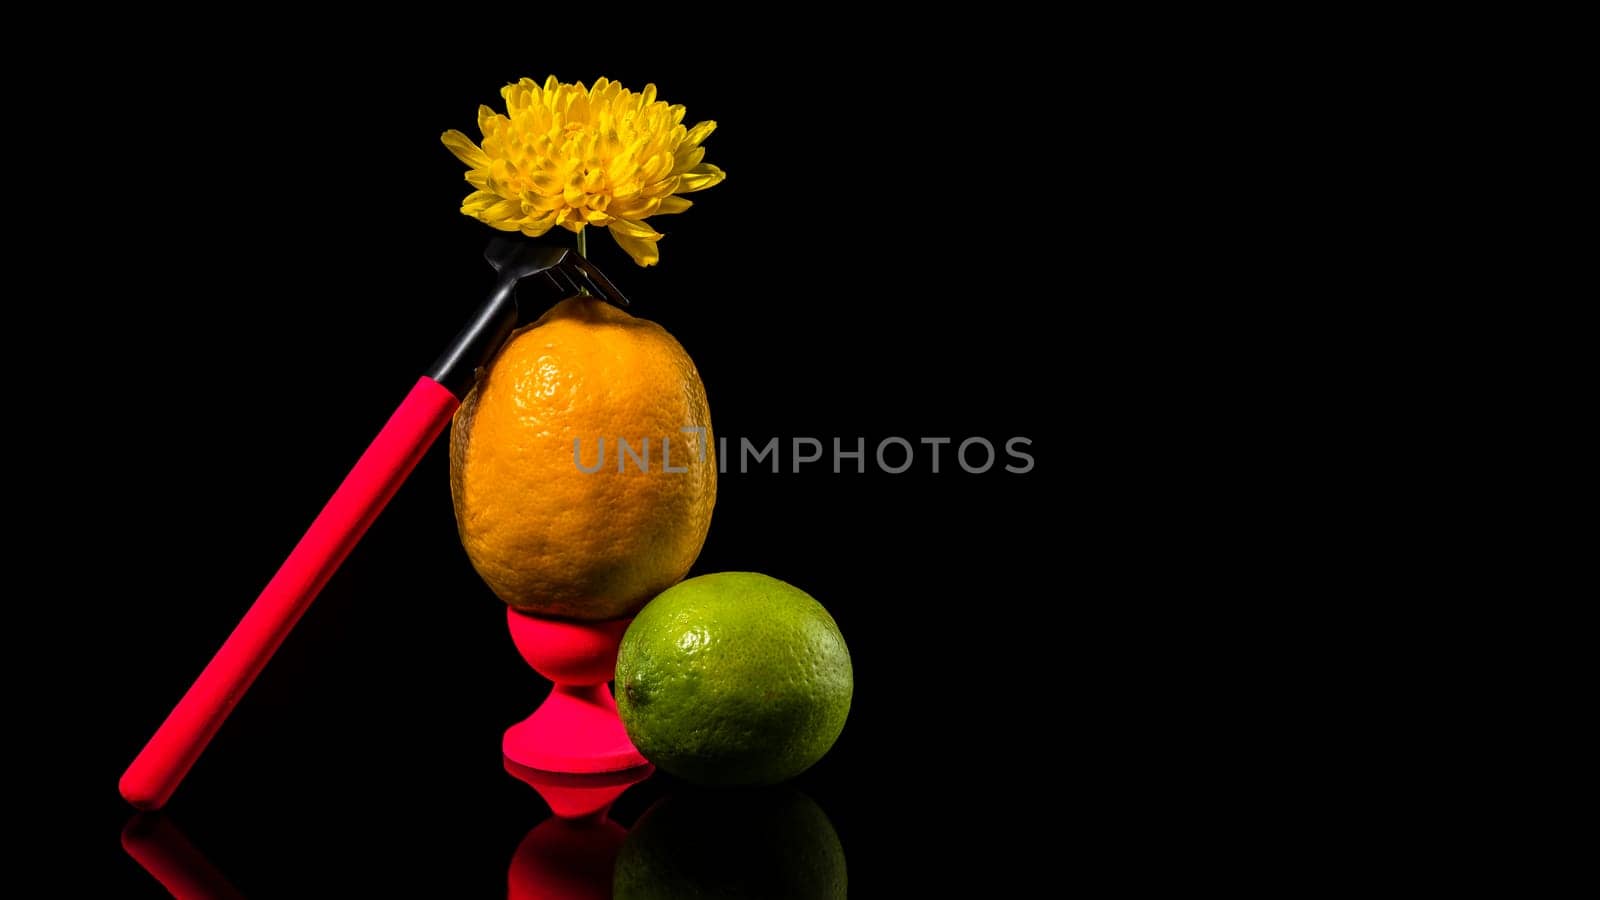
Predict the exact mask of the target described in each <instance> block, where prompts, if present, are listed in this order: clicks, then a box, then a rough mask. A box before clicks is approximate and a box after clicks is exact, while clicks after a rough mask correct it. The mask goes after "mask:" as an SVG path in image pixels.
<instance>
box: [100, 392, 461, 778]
mask: <svg viewBox="0 0 1600 900" xmlns="http://www.w3.org/2000/svg"><path fill="white" fill-rule="evenodd" d="M459 403H460V401H459V400H457V399H456V396H455V395H454V394H452V393H450V391H448V390H446V389H445V388H444V387H443V386H441V385H440V384H439V383H438V382H437V381H434V380H433V379H432V378H426V377H424V378H422V379H421V380H419V381H418V382H417V384H416V386H415V387H413V388H412V389H411V393H410V394H407V395H406V399H405V401H404V402H402V403H401V404H400V408H399V409H397V410H395V413H394V415H393V416H390V417H389V421H388V423H387V424H386V425H384V426H383V430H382V431H380V432H378V436H377V437H376V438H374V439H373V441H372V444H371V446H369V447H367V452H365V453H363V454H362V455H361V459H360V460H359V461H358V462H357V463H356V465H355V468H353V469H351V470H350V474H349V475H347V476H345V479H344V482H343V483H342V484H340V485H339V490H338V491H336V492H335V493H334V495H333V498H332V499H330V500H329V501H328V505H327V506H325V507H323V508H322V512H321V513H320V514H318V515H317V519H316V521H314V522H312V523H311V527H310V528H308V529H306V533H305V536H304V537H302V538H301V539H300V543H298V544H296V545H295V548H294V550H293V551H292V552H291V553H290V554H289V558H288V559H286V560H284V561H283V565H282V566H281V567H280V568H279V569H278V574H276V575H274V576H272V580H271V581H270V582H268V583H267V587H266V589H265V590H263V591H262V592H261V596H260V597H258V598H256V602H255V605H253V606H251V607H250V611H249V612H247V613H245V615H244V618H243V619H242V620H240V622H239V625H238V627H236V628H234V630H233V634H231V635H229V636H228V640H227V641H226V642H224V643H223V645H222V649H220V650H218V651H217V655H216V656H214V657H212V658H211V662H210V663H209V664H208V665H207V666H206V668H205V671H203V672H201V673H200V677H199V678H198V679H196V680H195V683H194V685H193V686H192V687H190V688H189V691H188V693H186V694H184V695H183V699H182V700H179V701H178V705H177V706H175V707H173V710H172V712H171V714H169V715H168V716H167V720H166V721H165V722H162V723H161V727H160V728H159V729H157V730H156V733H155V736H154V737H152V738H150V743H148V744H145V747H144V749H143V750H141V751H140V752H139V755H138V757H137V758H135V759H134V761H133V765H131V766H129V767H128V771H126V772H124V773H123V775H122V781H121V782H120V783H119V784H118V789H119V790H121V791H122V796H123V797H124V798H126V799H127V801H128V802H129V803H132V804H133V805H134V806H137V807H139V808H140V809H159V808H160V807H161V806H162V805H163V804H165V803H166V802H167V798H168V797H171V796H172V792H173V790H175V789H176V788H177V787H178V783H179V782H180V781H182V780H183V776H185V775H187V774H188V773H189V768H190V767H191V766H193V765H194V763H195V760H197V759H199V758H200V754H201V752H202V751H204V750H205V748H206V744H208V743H210V742H211V738H212V736H213V735H215V734H216V733H217V729H218V728H221V727H222V723H223V721H224V720H225V719H227V718H228V713H230V712H232V711H233V707H234V706H235V705H236V704H237V703H238V702H239V698H240V697H243V696H244V692H245V691H247V690H249V688H250V684H251V683H252V682H254V681H255V680H256V676H257V675H259V674H261V670H262V668H264V667H265V666H266V664H267V660H269V659H271V658H272V654H273V653H274V652H275V651H276V650H277V649H278V645H279V644H282V643H283V639H284V638H285V637H287V636H288V634H289V631H290V630H291V629H293V628H294V626H295V623H296V622H298V621H299V620H300V616H301V615H302V614H304V613H305V611H306V608H307V607H309V606H310V605H311V601H312V600H314V599H316V596H317V593H318V592H319V591H321V590H322V586H323V585H325V584H327V583H328V579H329V578H331V577H333V573H334V572H335V571H337V570H338V568H339V565H340V564H341V563H343V562H344V558H345V557H346V556H348V555H349V554H350V551H351V550H352V549H353V548H354V547H355V545H356V543H357V542H358V541H360V540H361V536H362V535H363V534H365V533H366V531H367V527H368V526H370V525H371V524H372V522H373V520H374V519H376V518H377V517H378V513H380V512H382V511H383V507H384V506H385V505H386V504H388V502H389V498H391V497H393V496H394V494H395V491H397V490H399V489H400V485H401V484H402V483H404V482H405V480H406V477H407V476H409V475H410V474H411V470H412V469H413V468H415V467H416V465H417V462H418V461H419V460H421V459H422V457H423V454H425V453H427V451H428V448H429V447H430V446H431V445H432V444H433V441H434V439H435V438H437V437H438V436H439V433H440V432H442V431H443V430H444V427H445V425H446V424H447V423H448V422H449V421H450V416H451V414H452V413H454V412H455V409H456V406H457V405H459Z"/></svg>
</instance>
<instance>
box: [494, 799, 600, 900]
mask: <svg viewBox="0 0 1600 900" xmlns="http://www.w3.org/2000/svg"><path fill="white" fill-rule="evenodd" d="M627 836H628V831H627V829H625V828H623V827H622V826H621V825H618V824H617V823H615V822H613V821H611V820H610V819H602V820H595V821H583V822H572V821H568V820H567V819H553V818H552V819H545V820H544V821H543V822H540V823H539V824H538V826H536V827H535V828H534V829H533V830H532V831H530V832H528V836H527V837H525V838H523V839H522V843H521V844H520V845H518V846H517V854H516V855H515V856H513V857H512V858H511V871H509V872H507V873H506V886H507V891H506V896H507V897H509V898H510V900H611V869H612V866H613V865H615V863H616V859H617V851H618V850H621V849H622V841H623V839H624V838H626V837H627Z"/></svg>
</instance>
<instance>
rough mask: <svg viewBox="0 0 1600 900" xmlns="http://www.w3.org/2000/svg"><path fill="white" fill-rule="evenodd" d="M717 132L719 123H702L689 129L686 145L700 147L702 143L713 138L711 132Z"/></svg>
mask: <svg viewBox="0 0 1600 900" xmlns="http://www.w3.org/2000/svg"><path fill="white" fill-rule="evenodd" d="M716 130H717V123H716V122H715V121H714V120H712V119H707V120H705V121H704V122H701V123H700V124H699V125H696V126H695V127H693V128H691V129H689V134H688V136H687V137H685V138H684V139H683V142H684V143H685V144H690V145H693V146H696V147H698V146H699V145H700V142H701V141H703V140H705V139H706V138H708V137H710V136H711V132H713V131H716Z"/></svg>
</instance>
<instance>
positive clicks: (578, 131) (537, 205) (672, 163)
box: [443, 75, 724, 266]
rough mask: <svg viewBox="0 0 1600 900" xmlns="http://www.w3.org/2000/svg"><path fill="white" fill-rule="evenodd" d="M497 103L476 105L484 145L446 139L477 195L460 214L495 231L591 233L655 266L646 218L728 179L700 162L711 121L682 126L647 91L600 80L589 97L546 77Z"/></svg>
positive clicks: (458, 137)
mask: <svg viewBox="0 0 1600 900" xmlns="http://www.w3.org/2000/svg"><path fill="white" fill-rule="evenodd" d="M500 96H502V97H504V98H505V100H506V112H507V113H508V115H501V114H499V113H497V112H495V111H494V110H492V109H490V108H489V107H487V106H480V107H478V127H479V128H480V129H482V131H483V146H481V147H480V146H478V145H477V144H474V143H473V142H472V141H471V140H470V139H468V138H467V136H466V135H464V134H462V133H461V132H459V131H456V130H455V129H451V130H449V131H446V132H445V133H444V137H443V140H444V145H445V146H446V147H448V148H450V152H451V153H454V154H455V155H456V158H457V159H460V160H461V161H462V162H464V163H466V164H467V165H468V166H470V167H471V169H470V171H468V172H467V181H469V182H471V184H472V186H473V187H474V188H477V190H475V191H473V192H472V193H470V194H468V195H467V199H466V200H464V201H462V203H461V211H462V212H463V213H465V214H467V215H469V216H472V217H473V218H475V219H477V220H478V221H480V222H483V223H485V224H487V225H490V226H492V227H494V228H498V229H500V230H501V231H521V232H522V233H523V234H526V235H528V236H529V237H538V236H539V235H541V234H544V233H545V232H546V231H549V230H550V229H551V227H553V226H556V225H561V226H564V227H566V228H567V229H569V230H571V231H573V232H577V233H581V232H582V231H583V228H584V226H586V225H597V226H599V227H601V228H609V229H610V230H611V236H612V237H614V238H616V240H617V243H618V244H620V245H621V246H622V249H624V250H626V251H628V255H629V256H631V257H633V261H634V262H636V263H638V264H639V265H641V266H651V265H655V263H656V262H657V261H658V260H659V259H660V258H661V255H660V253H659V252H658V251H657V249H656V242H657V241H659V240H661V235H660V234H659V233H658V232H657V231H656V230H655V229H654V228H651V227H650V226H649V225H647V224H645V221H644V220H645V219H648V218H649V217H651V216H654V215H664V214H667V213H680V212H683V211H684V210H686V209H688V208H689V206H690V202H689V201H688V200H685V199H684V198H682V197H680V196H678V195H679V194H687V193H689V192H690V191H699V190H704V189H705V188H708V187H711V186H712V185H714V184H716V183H718V182H720V181H721V180H722V179H723V177H724V175H723V172H722V170H721V169H719V168H717V167H716V166H713V165H711V164H709V163H704V162H701V159H702V158H703V157H704V156H705V155H706V151H705V148H703V147H701V146H700V143H701V142H702V141H704V140H705V139H706V137H707V136H708V135H710V134H711V132H712V131H713V130H714V129H715V128H716V127H717V123H716V122H711V121H706V122H701V123H700V124H698V125H696V126H694V127H693V128H685V127H684V126H683V113H684V109H683V107H682V106H668V105H667V104H666V103H664V102H662V101H660V100H657V99H656V86H655V85H653V84H647V85H645V88H644V90H643V91H641V92H639V93H637V94H635V93H634V92H632V91H630V90H627V89H625V88H623V87H622V85H620V84H617V83H616V82H614V81H610V80H609V79H605V78H602V79H600V80H599V81H597V82H595V83H594V87H592V88H587V89H586V88H584V86H583V83H582V82H579V83H577V84H562V83H561V82H559V81H557V80H556V77H555V76H554V75H551V76H550V77H549V78H548V79H546V80H545V83H544V86H543V87H540V86H539V84H538V83H536V82H535V81H533V79H531V78H524V79H522V80H521V81H519V82H517V83H516V84H508V85H506V86H505V87H504V88H502V89H501V90H500Z"/></svg>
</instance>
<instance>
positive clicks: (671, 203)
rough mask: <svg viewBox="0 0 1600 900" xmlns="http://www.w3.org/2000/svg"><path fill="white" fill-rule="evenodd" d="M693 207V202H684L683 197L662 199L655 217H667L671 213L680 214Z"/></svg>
mask: <svg viewBox="0 0 1600 900" xmlns="http://www.w3.org/2000/svg"><path fill="white" fill-rule="evenodd" d="M693 205H694V201H693V200H686V199H684V198H683V197H676V196H674V197H662V198H661V207H660V208H659V209H657V210H656V215H658V216H669V215H672V214H673V213H681V212H683V211H684V210H686V209H688V208H689V207H691V206H693Z"/></svg>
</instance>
